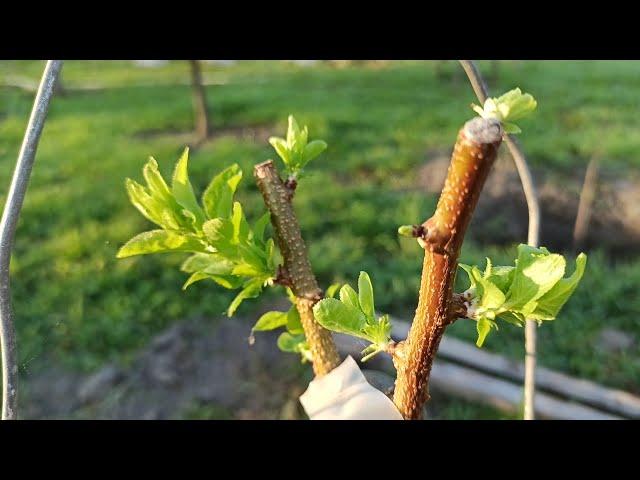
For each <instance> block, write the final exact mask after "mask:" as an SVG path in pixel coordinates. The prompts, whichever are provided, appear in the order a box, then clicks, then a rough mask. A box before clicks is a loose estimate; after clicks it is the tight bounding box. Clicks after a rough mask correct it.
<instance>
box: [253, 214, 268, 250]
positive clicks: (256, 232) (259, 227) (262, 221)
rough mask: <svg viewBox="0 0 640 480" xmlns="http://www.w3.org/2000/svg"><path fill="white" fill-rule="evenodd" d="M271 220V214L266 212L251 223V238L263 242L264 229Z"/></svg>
mask: <svg viewBox="0 0 640 480" xmlns="http://www.w3.org/2000/svg"><path fill="white" fill-rule="evenodd" d="M270 221H271V214H270V213H269V212H266V213H265V214H264V215H262V216H261V217H260V218H259V219H258V220H256V223H255V224H254V225H253V240H254V241H256V242H258V243H264V231H265V229H266V228H267V225H269V222H270Z"/></svg>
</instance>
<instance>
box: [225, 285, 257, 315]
mask: <svg viewBox="0 0 640 480" xmlns="http://www.w3.org/2000/svg"><path fill="white" fill-rule="evenodd" d="M243 287H244V288H243V289H242V290H241V291H240V293H239V294H238V295H236V298H234V299H233V301H232V302H231V305H229V308H228V309H227V316H229V317H232V316H233V314H234V313H235V312H236V310H237V309H238V307H239V306H240V304H241V303H242V302H243V301H244V300H246V299H248V298H256V297H257V296H258V295H260V292H261V291H262V279H261V278H252V279H251V280H249V281H247V282H246V283H245V284H244V286H243Z"/></svg>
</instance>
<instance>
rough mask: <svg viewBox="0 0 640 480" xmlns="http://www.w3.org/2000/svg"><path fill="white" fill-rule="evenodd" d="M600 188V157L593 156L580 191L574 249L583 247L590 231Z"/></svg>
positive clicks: (574, 229) (575, 250)
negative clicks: (594, 205)
mask: <svg viewBox="0 0 640 480" xmlns="http://www.w3.org/2000/svg"><path fill="white" fill-rule="evenodd" d="M597 188H598V159H597V157H595V156H594V157H593V158H591V161H590V162H589V165H588V166H587V171H586V173H585V176H584V183H583V184H582V192H581V193H580V203H579V205H578V214H577V216H576V223H575V226H574V228H573V251H574V253H577V252H579V251H580V250H581V249H582V248H583V247H584V243H585V240H586V238H587V234H588V233H589V221H590V220H591V212H592V210H593V202H594V201H595V198H596V190H597Z"/></svg>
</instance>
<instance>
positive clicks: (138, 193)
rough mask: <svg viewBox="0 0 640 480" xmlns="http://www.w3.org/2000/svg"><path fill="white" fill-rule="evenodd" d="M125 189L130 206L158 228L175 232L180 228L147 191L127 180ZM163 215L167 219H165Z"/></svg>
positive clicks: (165, 207) (166, 210)
mask: <svg viewBox="0 0 640 480" xmlns="http://www.w3.org/2000/svg"><path fill="white" fill-rule="evenodd" d="M125 187H126V189H127V194H128V196H129V201H130V202H131V204H132V205H133V206H134V207H136V208H137V209H138V211H139V212H140V213H142V215H143V216H144V217H145V218H147V220H150V221H151V222H153V223H155V224H156V225H158V226H160V227H165V228H170V229H172V230H177V229H178V228H180V226H179V225H178V223H177V222H176V221H175V219H174V217H173V215H171V214H170V212H169V211H168V208H167V206H166V205H165V204H163V203H162V202H160V201H158V200H157V199H156V198H154V197H152V196H151V195H150V194H149V192H148V191H147V189H146V188H145V187H143V186H142V185H140V184H139V183H137V182H135V181H134V180H131V179H130V178H127V179H126V180H125ZM165 213H166V214H167V215H168V217H166V218H165Z"/></svg>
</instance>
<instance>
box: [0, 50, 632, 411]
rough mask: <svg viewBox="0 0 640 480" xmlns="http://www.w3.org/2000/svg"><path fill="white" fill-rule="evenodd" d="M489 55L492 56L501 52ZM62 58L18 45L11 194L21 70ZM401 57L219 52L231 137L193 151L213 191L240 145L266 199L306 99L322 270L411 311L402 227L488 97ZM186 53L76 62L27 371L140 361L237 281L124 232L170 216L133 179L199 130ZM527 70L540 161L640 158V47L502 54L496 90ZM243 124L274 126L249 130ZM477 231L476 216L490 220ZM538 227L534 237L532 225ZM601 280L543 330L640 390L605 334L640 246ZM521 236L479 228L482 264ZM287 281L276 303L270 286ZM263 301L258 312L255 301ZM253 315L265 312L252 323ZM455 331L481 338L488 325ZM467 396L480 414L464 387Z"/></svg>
mask: <svg viewBox="0 0 640 480" xmlns="http://www.w3.org/2000/svg"><path fill="white" fill-rule="evenodd" d="M481 65H483V64H481ZM42 67H43V62H31V61H30V62H9V61H3V62H0V201H2V202H4V199H5V192H6V186H7V185H8V183H9V180H10V176H11V172H12V169H13V164H14V162H15V158H16V155H17V153H18V150H19V147H20V142H21V139H22V135H23V132H24V127H25V124H26V122H27V119H28V116H29V112H30V108H31V103H32V101H33V94H32V93H29V92H25V91H23V90H21V89H19V88H15V87H6V86H5V87H2V86H1V85H3V84H5V83H14V82H15V79H16V78H17V79H23V80H24V79H29V80H30V81H32V82H34V81H37V79H38V77H39V75H40V73H41V69H42ZM440 68H441V73H440V74H438V72H437V69H436V65H435V63H433V62H392V63H390V64H388V65H386V66H384V67H382V68H372V67H370V66H355V67H352V68H345V69H337V68H334V67H331V66H328V65H324V64H323V65H318V66H315V67H311V68H309V67H307V68H305V67H301V66H298V65H294V64H287V63H283V62H266V61H262V62H240V63H239V64H237V65H235V66H231V67H223V66H218V65H208V64H207V65H205V67H204V77H205V80H206V82H207V83H208V84H209V85H208V87H207V95H208V100H209V103H210V107H211V111H212V118H213V124H214V125H213V126H214V130H215V131H216V132H217V134H216V136H215V138H214V139H213V140H212V141H210V142H208V143H206V144H204V145H202V146H201V147H199V148H197V149H195V150H194V151H193V152H192V161H191V165H190V169H191V178H192V182H193V183H194V187H195V188H196V190H197V191H199V192H202V190H203V188H204V187H205V186H206V185H207V183H208V181H209V180H210V178H211V176H212V175H214V174H215V173H216V172H218V171H219V170H221V169H222V168H224V167H225V166H227V165H229V164H230V163H232V162H237V163H239V164H240V165H241V167H242V168H243V169H244V171H245V179H244V180H243V183H242V186H241V189H240V190H241V191H240V194H239V197H240V200H241V201H242V202H243V204H244V205H246V207H247V210H248V216H249V218H250V219H252V220H255V219H256V218H257V216H258V215H259V214H261V212H262V211H263V206H262V203H261V199H260V196H259V194H258V192H257V189H256V187H255V186H254V184H253V179H252V177H251V169H252V166H253V165H254V164H256V163H258V162H260V161H262V160H265V159H267V158H273V157H274V152H273V150H272V149H271V147H270V146H269V145H268V143H267V142H266V141H265V140H266V137H268V136H269V135H271V134H277V135H282V134H283V133H284V131H285V129H286V117H287V115H288V114H290V113H293V114H295V115H296V117H297V118H298V119H299V121H300V122H301V123H303V124H307V125H308V126H309V130H310V132H311V137H312V138H323V139H325V140H326V141H327V142H328V143H329V149H328V150H327V152H326V153H325V154H323V156H322V157H320V158H319V159H318V160H316V161H315V162H314V163H312V165H311V168H310V169H309V174H308V176H307V177H305V178H304V179H303V181H302V182H301V185H300V186H299V188H298V192H297V193H296V202H295V205H296V209H297V211H298V214H299V217H300V220H301V225H302V230H303V233H304V235H305V237H306V239H307V241H308V244H309V246H310V254H311V260H312V264H313V266H314V269H315V271H316V272H317V275H318V277H319V280H320V283H321V285H322V286H327V285H329V284H330V283H332V282H334V281H350V282H353V281H354V279H355V278H356V276H357V273H358V272H359V271H360V270H367V271H368V272H369V273H370V274H371V277H372V279H373V282H374V287H375V289H376V301H377V303H378V305H377V306H378V308H380V309H381V310H382V311H387V312H389V313H393V314H395V315H396V316H401V317H404V318H410V317H411V315H412V312H413V310H414V308H415V302H416V298H417V288H418V284H419V275H420V268H421V264H422V261H421V254H420V250H419V247H418V246H417V245H416V243H415V242H413V241H405V240H399V239H398V238H397V235H396V228H397V226H398V225H400V224H406V223H415V222H417V221H419V220H422V219H424V218H427V216H428V215H430V214H431V213H432V211H433V208H434V206H435V201H436V199H435V198H434V197H433V196H429V195H425V194H423V193H421V192H420V191H419V190H418V189H416V188H415V186H416V180H415V178H416V169H417V168H419V167H420V166H421V165H422V164H424V162H426V161H427V159H428V158H427V152H429V151H433V150H447V149H450V148H451V147H452V145H453V142H454V140H455V136H456V133H457V130H458V129H459V127H460V126H461V125H462V124H463V122H464V121H465V120H467V119H468V118H470V117H471V115H472V111H471V110H470V108H469V104H470V103H471V102H473V101H474V100H475V98H474V97H473V94H472V92H471V90H470V88H469V86H468V84H467V83H466V79H465V78H463V77H462V76H460V75H459V74H456V72H457V69H458V68H459V67H458V66H457V64H455V63H454V62H448V63H447V64H445V65H442V66H440ZM188 75H189V72H188V65H187V64H186V62H178V61H175V62H171V63H169V64H168V65H167V66H164V67H158V68H146V69H145V68H138V67H135V66H134V65H133V64H131V62H115V61H114V62H101V61H91V62H88V61H69V62H66V64H65V67H64V74H63V78H64V85H65V88H66V89H67V90H68V93H67V95H65V96H61V97H56V98H55V99H54V101H53V103H52V106H51V109H50V113H49V118H48V120H47V124H46V127H45V130H44V134H43V137H42V141H41V143H40V148H39V150H38V157H37V162H36V166H35V169H34V171H33V176H32V181H31V185H30V188H29V192H28V195H27V197H26V200H25V204H24V209H23V213H22V218H21V221H20V224H19V228H18V232H17V236H16V245H15V255H14V258H13V261H12V265H11V274H12V291H13V297H14V307H15V311H16V316H17V329H18V335H19V346H20V349H19V354H20V363H21V366H22V368H23V370H25V371H28V369H29V368H44V367H45V366H46V362H45V361H44V360H43V359H44V358H52V359H54V360H55V361H59V362H62V363H64V364H65V365H67V366H69V367H70V368H76V369H82V370H92V369H95V368H97V367H98V366H100V365H101V364H103V363H104V362H105V361H118V362H127V361H128V360H129V359H130V357H131V354H132V353H133V352H135V350H136V349H138V348H139V347H141V346H143V345H144V344H145V343H146V342H147V341H148V339H149V338H150V337H151V336H152V335H153V334H155V333H157V332H159V331H160V330H162V329H163V328H164V327H166V326H167V325H169V324H171V323H172V322H175V321H179V320H180V319H182V318H187V317H193V316H199V315H207V316H210V317H212V318H215V317H218V316H220V315H221V314H222V312H223V311H224V310H225V308H226V306H227V305H228V303H229V301H230V299H231V298H232V295H233V293H230V292H228V291H226V290H222V289H221V288H219V287H217V286H216V285H215V284H213V283H206V282H202V283H199V284H196V285H194V286H193V287H191V288H190V289H189V290H188V291H186V292H182V291H181V289H180V287H181V285H182V283H183V282H184V280H185V275H184V274H183V273H181V272H180V271H179V270H178V267H179V265H180V263H181V261H182V260H183V258H184V257H182V256H180V255H165V256H149V257H138V258H132V259H126V260H116V259H115V254H116V252H117V250H118V248H119V247H120V246H121V245H122V244H123V243H124V242H125V241H126V240H127V239H129V238H130V237H131V236H133V235H134V234H136V233H138V232H140V231H143V230H145V229H150V224H149V223H148V222H147V221H146V220H145V219H144V218H142V217H141V216H140V215H139V214H138V212H137V211H136V210H135V209H134V208H133V207H132V206H131V205H130V204H129V202H128V199H127V196H126V193H125V189H124V179H125V177H132V178H134V179H137V180H140V179H141V168H142V166H143V164H144V163H145V162H146V160H147V158H148V157H149V156H150V155H153V156H154V157H155V158H156V159H157V161H158V162H159V164H160V168H161V171H162V172H163V174H165V176H169V175H170V173H171V168H172V166H173V164H174V162H175V160H176V159H177V157H178V155H179V154H180V152H181V151H182V149H183V148H184V146H185V142H187V141H188V136H186V135H184V133H186V132H188V131H189V130H190V129H191V126H192V108H191V98H190V90H189V86H188V79H189V77H188ZM514 86H520V87H521V88H522V89H523V90H525V91H530V92H532V93H533V94H534V95H535V96H536V98H537V99H538V102H539V111H538V112H537V114H536V115H534V116H533V117H532V118H531V119H530V120H525V121H523V122H522V127H523V130H524V133H523V134H522V135H521V142H522V144H523V147H524V149H525V150H526V152H527V154H528V156H529V158H530V161H531V163H532V164H533V165H534V166H535V167H537V168H539V169H546V170H548V171H550V172H558V173H563V172H565V173H566V172H570V171H573V170H580V171H583V170H584V168H585V165H586V162H588V160H589V158H590V157H591V156H592V155H593V154H594V153H601V154H602V155H603V156H602V162H603V165H604V167H605V168H608V169H611V170H614V171H620V172H624V171H625V170H627V169H637V168H638V167H640V157H638V156H637V152H638V151H640V124H639V120H638V117H637V111H638V108H639V107H640V63H639V62H630V61H625V62H606V61H602V62H595V61H591V62H560V61H549V62H542V61H518V62H515V61H514V62H501V64H500V65H499V77H498V79H497V84H495V85H494V86H493V90H494V91H495V92H501V91H505V90H507V89H510V88H513V87H514ZM242 127H251V128H252V129H254V130H255V131H256V132H257V134H256V135H255V138H253V137H252V136H251V135H241V134H239V132H241V131H242V130H241V129H242ZM471 235H473V232H471ZM523 240H524V239H523ZM589 253H590V258H589V264H588V268H587V272H586V274H585V278H584V280H583V283H582V285H581V286H580V288H579V290H578V292H577V293H576V294H575V296H574V298H572V300H571V301H570V302H569V304H568V305H567V306H566V308H565V309H564V311H563V313H562V315H561V316H560V318H559V319H558V320H557V321H556V322H553V323H552V324H548V325H545V326H544V327H543V328H541V329H540V333H539V342H540V343H539V358H540V363H541V364H542V365H545V366H548V367H551V368H554V369H558V370H561V371H564V372H567V373H569V374H572V375H576V376H579V377H584V378H590V379H593V380H596V381H598V382H602V383H604V384H606V385H610V386H613V387H620V388H624V389H627V390H632V391H635V392H636V393H640V352H638V350H637V349H636V350H635V351H634V352H631V353H625V354H618V353H606V352H604V351H601V350H599V349H596V348H594V342H595V341H596V339H597V337H598V334H599V333H600V331H601V329H602V328H603V327H605V326H607V327H615V328H617V329H620V330H624V331H626V332H629V333H631V334H633V335H635V337H636V339H638V338H640V320H639V316H638V312H640V296H638V295H637V288H638V286H639V285H640V261H639V260H638V259H634V258H629V259H626V260H624V261H616V262H614V261H612V260H611V259H610V258H609V257H608V256H607V254H606V253H605V252H599V251H593V252H589ZM514 255H515V245H511V246H506V247H505V246H499V245H483V246H480V245H479V244H477V243H474V242H473V239H471V240H470V241H468V242H467V243H466V244H465V248H464V252H463V261H465V262H467V263H468V262H479V263H482V264H484V257H485V256H491V257H492V258H494V259H495V260H497V261H505V262H511V261H512V258H513V257H514ZM268 297H269V296H267V300H268ZM253 308H255V301H253V302H251V301H248V302H245V303H244V304H243V305H242V306H241V308H240V312H241V313H243V314H244V315H247V314H250V312H251V311H252V309H253ZM249 327H250V326H249V325H247V329H249ZM450 332H451V334H452V335H455V336H458V337H461V338H465V339H467V340H473V339H474V338H475V329H474V328H473V326H472V325H470V324H468V323H466V324H465V323H464V322H457V323H456V324H455V325H454V326H453V327H452V328H451V330H450ZM522 335H523V333H522V330H518V329H516V328H511V327H510V326H505V327H504V328H501V330H500V332H499V334H495V333H494V334H492V335H490V336H489V338H488V340H487V342H486V344H485V348H487V349H489V350H491V351H496V352H500V353H504V354H506V355H508V356H511V357H513V358H522V353H523V352H522V350H523V347H522ZM456 409H457V410H455V411H456V412H467V413H464V414H462V413H461V415H462V416H465V417H466V416H468V415H469V414H468V411H467V406H466V404H464V403H460V404H456Z"/></svg>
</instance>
